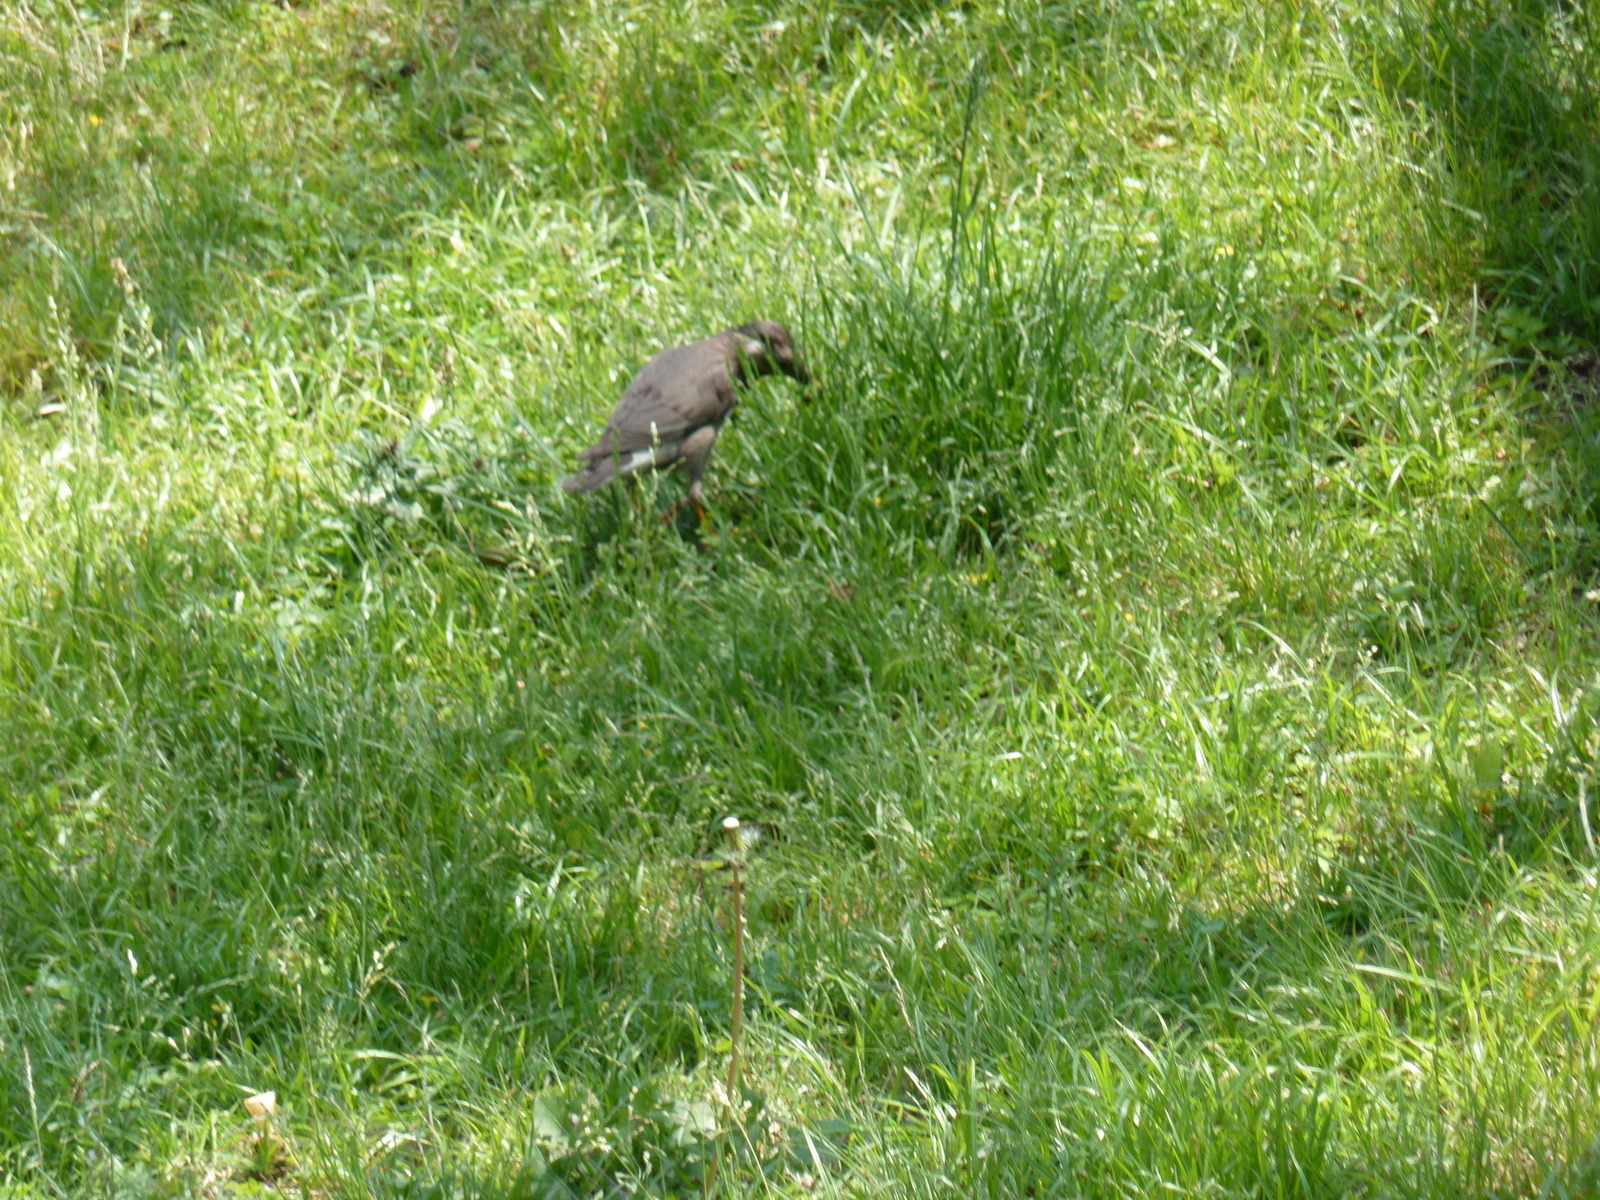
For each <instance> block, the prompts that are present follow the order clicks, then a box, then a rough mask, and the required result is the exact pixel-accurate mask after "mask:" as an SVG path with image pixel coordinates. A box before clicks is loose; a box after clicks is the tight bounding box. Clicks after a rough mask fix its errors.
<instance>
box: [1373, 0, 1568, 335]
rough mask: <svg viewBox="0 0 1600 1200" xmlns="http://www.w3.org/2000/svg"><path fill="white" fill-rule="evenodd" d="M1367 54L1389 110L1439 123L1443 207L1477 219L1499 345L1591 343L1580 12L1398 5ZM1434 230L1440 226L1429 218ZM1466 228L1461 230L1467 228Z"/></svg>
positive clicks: (1557, 7)
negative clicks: (1500, 313) (1397, 103)
mask: <svg viewBox="0 0 1600 1200" xmlns="http://www.w3.org/2000/svg"><path fill="white" fill-rule="evenodd" d="M1395 12H1396V21H1395V25H1394V27H1393V29H1392V30H1391V34H1392V36H1391V39H1390V41H1389V42H1388V43H1387V44H1386V45H1384V46H1383V47H1381V48H1380V49H1379V51H1378V55H1377V57H1378V60H1379V63H1380V65H1381V70H1382V73H1383V76H1384V77H1385V79H1386V80H1387V82H1388V86H1389V88H1390V89H1391V90H1392V92H1393V94H1394V95H1395V96H1396V97H1398V98H1399V99H1401V100H1402V101H1406V102H1410V103H1414V104H1417V105H1419V106H1421V107H1423V108H1424V109H1425V110H1426V111H1427V112H1428V113H1429V114H1431V115H1432V116H1433V117H1434V118H1435V119H1436V120H1437V122H1438V126H1439V130H1440V132H1441V133H1442V135H1443V138H1444V143H1445V144H1444V146H1443V158H1444V163H1445V165H1446V167H1447V169H1448V170H1449V172H1450V175H1451V182H1452V184H1453V189H1452V190H1453V191H1454V193H1455V196H1454V198H1455V200H1456V201H1457V202H1458V203H1459V204H1460V205H1462V206H1463V207H1465V208H1468V209H1470V210H1472V212H1473V213H1474V214H1476V220H1474V221H1473V224H1474V226H1475V229H1476V236H1477V238H1478V239H1479V242H1480V252H1481V264H1480V272H1481V278H1482V280H1483V282H1484V284H1485V285H1486V287H1487V289H1488V291H1489V292H1490V294H1491V295H1492V296H1493V297H1494V298H1495V299H1497V300H1498V301H1499V302H1500V303H1501V304H1502V305H1504V306H1508V307H1509V308H1511V309H1512V310H1514V311H1511V312H1509V313H1507V315H1506V317H1505V318H1504V320H1505V321H1507V322H1509V326H1508V328H1507V329H1506V330H1504V331H1502V332H1504V333H1506V334H1508V335H1510V337H1509V339H1508V340H1511V341H1513V342H1515V341H1516V340H1518V338H1519V337H1520V339H1521V340H1523V341H1524V342H1526V343H1534V344H1536V343H1537V341H1538V339H1539V337H1540V335H1542V334H1545V333H1546V331H1548V332H1549V333H1550V334H1556V335H1559V334H1566V335H1569V336H1571V337H1573V338H1578V339H1583V340H1584V341H1586V342H1588V343H1590V344H1592V343H1593V342H1594V341H1595V339H1596V338H1597V337H1600V205H1597V204H1595V202H1594V197H1595V195H1596V191H1597V189H1600V51H1597V49H1596V43H1595V37H1596V34H1597V33H1600V28H1596V23H1595V10H1594V8H1593V7H1592V6H1589V5H1582V4H1567V3H1560V2H1556V0H1447V2H1445V3H1441V4H1436V5H1426V6H1424V5H1415V6H1413V5H1400V6H1397V9H1396V10H1395ZM1441 217H1442V218H1443V219H1445V220H1450V219H1452V218H1451V216H1450V215H1449V214H1441ZM1469 219H1470V218H1469Z"/></svg>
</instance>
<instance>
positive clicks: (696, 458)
mask: <svg viewBox="0 0 1600 1200" xmlns="http://www.w3.org/2000/svg"><path fill="white" fill-rule="evenodd" d="M716 444H717V427H716V426H715V425H705V426H702V427H701V428H699V429H696V430H695V431H694V432H693V433H691V434H690V435H689V436H688V437H687V438H685V439H684V441H683V450H682V458H683V461H684V462H686V463H688V464H689V495H688V503H690V504H692V505H694V512H695V516H697V517H698V518H700V521H701V522H702V523H704V521H705V519H706V510H705V508H704V506H703V505H702V504H701V502H700V501H701V499H702V497H704V496H705V484H704V483H703V482H702V479H703V478H704V476H705V473H706V463H708V462H709V461H711V448H712V447H713V446H715V445H716ZM683 503H684V501H682V500H680V501H678V503H677V504H674V505H673V506H672V508H671V510H670V511H669V512H668V514H667V517H664V518H662V519H663V520H667V519H670V518H671V517H672V516H673V515H674V514H675V513H677V511H678V509H679V508H680V507H682V505H683Z"/></svg>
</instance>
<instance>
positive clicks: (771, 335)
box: [733, 321, 811, 383]
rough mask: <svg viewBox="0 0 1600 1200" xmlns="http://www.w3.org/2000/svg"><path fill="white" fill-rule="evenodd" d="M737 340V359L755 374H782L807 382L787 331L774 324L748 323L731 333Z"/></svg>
mask: <svg viewBox="0 0 1600 1200" xmlns="http://www.w3.org/2000/svg"><path fill="white" fill-rule="evenodd" d="M733 333H734V334H735V335H736V336H737V337H738V338H739V357H740V359H741V360H743V362H745V363H746V364H748V368H747V369H748V370H749V371H751V372H752V373H753V374H756V375H770V374H772V373H773V372H774V371H782V372H783V373H784V374H785V375H787V376H789V378H790V379H794V380H798V381H799V382H800V383H810V382H811V373H810V372H809V371H807V370H806V366H805V363H804V362H802V361H801V359H800V351H798V350H796V349H795V346H794V339H793V338H792V337H790V336H789V331H788V330H787V329H785V328H784V327H783V326H782V325H779V324H778V323H777V322H776V321H752V322H751V323H750V324H749V325H741V326H739V328H737V329H735V330H733Z"/></svg>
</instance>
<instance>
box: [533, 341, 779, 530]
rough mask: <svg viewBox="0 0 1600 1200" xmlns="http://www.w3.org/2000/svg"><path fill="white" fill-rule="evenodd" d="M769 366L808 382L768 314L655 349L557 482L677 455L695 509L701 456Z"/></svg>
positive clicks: (626, 470)
mask: <svg viewBox="0 0 1600 1200" xmlns="http://www.w3.org/2000/svg"><path fill="white" fill-rule="evenodd" d="M775 371H781V372H782V373H783V374H785V375H787V376H789V377H790V378H791V379H794V380H795V381H797V382H798V383H800V384H802V385H805V384H808V383H810V382H811V376H810V374H809V372H807V371H806V368H805V364H804V363H803V362H802V360H801V358H800V353H799V351H798V350H796V349H795V344H794V339H793V338H792V337H790V336H789V331H788V330H787V329H785V328H784V327H783V326H782V325H780V324H778V323H777V322H776V321H753V322H751V323H750V324H748V325H740V326H739V327H738V328H736V329H727V330H724V331H723V332H721V333H719V334H717V335H715V336H714V337H708V338H706V339H705V340H704V341H700V342H694V343H692V344H691V345H688V346H672V347H670V348H669V349H666V350H663V351H662V352H661V353H660V354H658V355H656V356H655V357H654V358H652V359H651V360H650V361H649V362H648V363H646V364H645V365H644V368H643V369H642V370H641V371H640V372H639V373H638V374H637V375H635V376H634V377H633V381H632V382H631V383H629V384H628V387H627V389H626V390H625V391H624V392H623V393H622V399H621V400H619V401H617V407H616V408H615V409H614V410H613V411H612V413H611V419H610V420H609V421H607V422H606V427H605V432H603V433H602V434H601V435H600V440H599V441H597V442H595V444H594V445H592V446H590V447H589V448H588V449H587V450H584V451H581V452H580V453H579V454H578V459H579V461H581V462H582V463H583V464H584V465H583V467H581V468H580V469H579V471H578V473H577V474H575V475H572V476H570V477H569V478H566V479H563V480H562V481H561V486H562V487H563V488H564V489H566V490H567V491H569V492H574V493H578V494H580V495H581V494H584V493H587V492H593V491H596V490H598V489H600V488H603V487H605V485H606V484H608V483H610V482H611V481H612V480H613V479H615V478H616V477H617V476H618V475H622V476H630V475H634V474H637V473H638V472H641V471H653V470H660V469H663V468H666V467H671V466H674V465H676V464H677V463H680V462H683V463H687V464H688V466H689V501H690V503H691V504H693V505H694V506H695V509H696V510H697V511H701V498H702V497H703V496H704V494H705V487H704V484H703V482H702V480H703V478H704V476H705V473H706V463H707V462H709V461H710V459H711V449H712V447H713V446H715V445H716V443H717V431H718V430H720V429H721V428H722V423H723V421H725V420H727V419H728V414H729V413H731V412H732V411H733V407H734V405H735V404H737V403H738V399H739V389H740V387H741V386H742V385H744V384H746V383H749V382H751V381H752V380H754V379H757V378H759V377H761V376H763V375H771V374H772V373H773V372H775ZM674 509H676V505H674Z"/></svg>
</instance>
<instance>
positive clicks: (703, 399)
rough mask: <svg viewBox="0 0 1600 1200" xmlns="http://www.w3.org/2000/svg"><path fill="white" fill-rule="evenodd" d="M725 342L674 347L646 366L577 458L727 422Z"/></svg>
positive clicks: (729, 387)
mask: <svg viewBox="0 0 1600 1200" xmlns="http://www.w3.org/2000/svg"><path fill="white" fill-rule="evenodd" d="M724 340H725V339H723V338H722V337H720V336H719V337H714V338H707V339H706V340H705V341H703V342H696V343H694V345H692V346H674V347H673V348H672V349H670V350H663V351H662V352H661V353H660V354H658V355H656V356H655V357H654V358H653V359H651V360H650V361H649V362H648V363H646V364H645V367H644V370H642V371H640V372H639V373H638V374H637V375H635V376H634V377H633V382H632V383H630V384H628V390H627V391H625V392H623V393H622V399H621V400H619V401H618V402H617V407H616V409H615V410H614V411H613V412H612V414H611V420H610V421H609V422H607V424H606V431H605V433H603V434H602V435H601V436H600V440H599V441H597V442H596V443H595V444H594V445H593V446H590V447H589V448H588V449H587V450H585V451H583V452H582V453H580V454H579V455H578V457H579V458H580V459H582V460H584V461H590V460H593V459H597V458H610V457H611V456H612V455H613V454H626V453H628V452H629V451H632V450H645V449H648V448H649V447H651V446H653V445H656V444H657V443H661V442H672V441H679V440H681V439H682V438H683V437H684V436H685V435H686V434H688V433H691V432H693V431H694V430H696V429H698V428H700V427H701V426H703V425H713V424H716V423H717V422H719V421H721V420H722V419H723V418H724V417H726V416H727V415H728V412H729V410H730V409H732V408H733V404H734V400H735V399H736V395H735V392H734V387H733V380H732V378H731V377H730V373H729V370H728V358H729V351H728V348H727V346H725V345H724Z"/></svg>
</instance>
